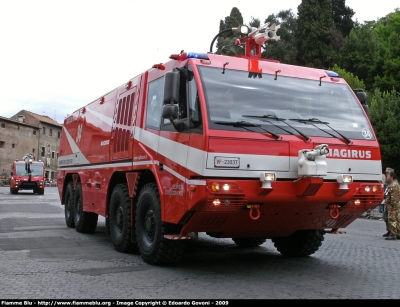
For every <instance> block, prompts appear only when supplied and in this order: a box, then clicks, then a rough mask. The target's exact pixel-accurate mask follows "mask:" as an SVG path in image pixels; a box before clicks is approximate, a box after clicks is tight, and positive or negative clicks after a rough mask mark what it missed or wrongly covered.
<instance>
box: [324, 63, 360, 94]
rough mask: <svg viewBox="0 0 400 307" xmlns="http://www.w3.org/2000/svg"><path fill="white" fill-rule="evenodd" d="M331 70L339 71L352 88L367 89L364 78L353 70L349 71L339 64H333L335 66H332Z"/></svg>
mask: <svg viewBox="0 0 400 307" xmlns="http://www.w3.org/2000/svg"><path fill="white" fill-rule="evenodd" d="M330 70H332V71H334V72H336V73H338V74H339V76H340V77H341V78H343V79H344V80H346V82H347V84H348V85H349V86H350V87H351V88H352V89H356V88H361V89H363V90H366V86H365V83H364V81H363V80H360V79H358V77H357V76H355V75H353V74H352V73H351V72H348V71H346V70H345V69H343V68H340V67H339V66H338V65H337V64H335V65H333V67H332V68H330Z"/></svg>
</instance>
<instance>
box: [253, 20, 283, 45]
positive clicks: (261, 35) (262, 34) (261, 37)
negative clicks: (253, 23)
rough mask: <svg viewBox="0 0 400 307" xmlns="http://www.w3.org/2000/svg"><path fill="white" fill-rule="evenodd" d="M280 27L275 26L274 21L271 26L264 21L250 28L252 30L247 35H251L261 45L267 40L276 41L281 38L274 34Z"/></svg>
mask: <svg viewBox="0 0 400 307" xmlns="http://www.w3.org/2000/svg"><path fill="white" fill-rule="evenodd" d="M280 27H281V26H280V25H278V26H277V25H276V24H275V23H273V24H272V25H271V26H270V25H269V23H266V24H265V25H263V26H261V27H259V28H258V29H256V28H252V31H251V33H250V34H249V35H248V36H249V37H252V38H253V39H254V41H255V42H256V43H257V44H259V45H262V44H264V43H265V42H267V41H269V40H274V41H278V40H280V39H281V37H280V36H277V35H276V31H278V29H279V28H280Z"/></svg>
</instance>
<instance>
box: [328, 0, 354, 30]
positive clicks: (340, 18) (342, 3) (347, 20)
mask: <svg viewBox="0 0 400 307" xmlns="http://www.w3.org/2000/svg"><path fill="white" fill-rule="evenodd" d="M354 14H355V12H354V11H353V10H352V9H351V8H350V7H348V6H346V0H332V20H333V23H334V24H335V28H336V29H337V30H339V31H340V33H341V34H342V35H343V37H346V36H348V35H349V34H350V31H351V29H353V26H354V21H353V19H352V18H353V16H354Z"/></svg>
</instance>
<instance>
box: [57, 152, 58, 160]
mask: <svg viewBox="0 0 400 307" xmlns="http://www.w3.org/2000/svg"><path fill="white" fill-rule="evenodd" d="M57 160H58V152H57Z"/></svg>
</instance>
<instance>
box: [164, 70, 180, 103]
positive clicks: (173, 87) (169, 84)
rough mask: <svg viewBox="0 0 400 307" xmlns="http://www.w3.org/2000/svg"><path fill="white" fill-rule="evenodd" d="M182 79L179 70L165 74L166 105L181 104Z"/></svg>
mask: <svg viewBox="0 0 400 307" xmlns="http://www.w3.org/2000/svg"><path fill="white" fill-rule="evenodd" d="M180 78H181V75H180V73H179V71H177V70H175V71H170V72H167V73H166V74H165V86H164V104H173V103H178V102H179V86H180Z"/></svg>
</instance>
